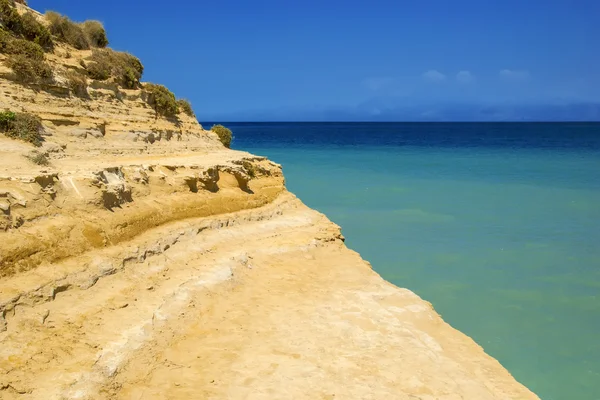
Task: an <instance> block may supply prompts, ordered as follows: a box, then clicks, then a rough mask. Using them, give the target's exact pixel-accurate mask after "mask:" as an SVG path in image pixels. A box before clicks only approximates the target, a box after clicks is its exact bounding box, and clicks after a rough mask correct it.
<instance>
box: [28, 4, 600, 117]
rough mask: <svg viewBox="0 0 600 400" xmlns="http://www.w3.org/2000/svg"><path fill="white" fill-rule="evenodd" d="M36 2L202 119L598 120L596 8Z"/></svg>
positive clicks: (599, 56) (599, 33)
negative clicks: (107, 46)
mask: <svg viewBox="0 0 600 400" xmlns="http://www.w3.org/2000/svg"><path fill="white" fill-rule="evenodd" d="M29 3H30V6H32V7H33V8H35V9H37V10H39V11H44V10H46V9H53V10H55V11H58V12H61V13H64V14H67V15H69V16H70V17H71V18H72V19H74V20H84V19H98V20H100V21H102V22H103V23H104V24H105V26H106V28H107V31H108V34H109V39H110V41H111V46H112V47H113V48H115V49H118V50H126V51H129V52H131V53H133V54H135V55H137V56H138V57H140V59H141V60H142V62H143V63H144V65H145V67H146V71H145V74H144V80H146V81H152V82H158V83H162V84H165V85H166V86H168V87H169V88H170V89H171V90H172V91H173V92H174V93H175V94H176V95H177V96H178V97H184V98H188V99H189V100H191V102H192V104H193V106H194V109H195V111H196V114H197V115H198V117H199V119H200V120H201V121H203V120H204V121H208V120H211V121H214V120H279V119H288V120H307V119H308V120H311V119H312V120H327V119H333V120H340V119H348V120H354V119H356V120H370V119H388V120H396V119H399V120H405V119H408V120H439V119H441V120H443V119H463V120H465V119H466V120H469V119H500V120H502V119H517V120H518V119H536V118H537V119H544V118H550V119H580V118H583V119H600V106H598V104H600V51H598V50H599V48H600V47H599V46H598V41H599V38H600V23H598V21H599V18H600V1H597V0H570V1H569V0H564V1H563V0H545V1H541V0H519V1H517V0H503V1H495V0H487V1H484V0H478V1H475V0H462V1H460V0H456V1H450V0H414V1H400V0H396V1H380V0H370V1H356V0H346V1H327V0H321V1H313V0H305V1H301V2H292V1H281V0H255V1H231V0H219V1H214V0H213V1H177V2H165V1H158V0H147V1H144V2H127V1H123V0H119V1H117V0H103V1H102V2H94V1H73V0H30V1H29ZM536 115H537V117H536ZM553 115H554V116H558V117H554V118H553V117H552V116H553ZM544 116H545V117H544Z"/></svg>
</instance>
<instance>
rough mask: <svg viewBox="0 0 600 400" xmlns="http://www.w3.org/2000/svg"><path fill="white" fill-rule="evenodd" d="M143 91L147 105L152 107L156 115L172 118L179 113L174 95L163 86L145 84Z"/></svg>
mask: <svg viewBox="0 0 600 400" xmlns="http://www.w3.org/2000/svg"><path fill="white" fill-rule="evenodd" d="M144 90H145V91H146V92H147V93H148V104H150V105H151V106H152V107H154V111H156V114H158V115H162V116H164V117H174V116H175V115H176V114H177V113H178V112H179V107H177V101H176V100H175V95H174V94H173V93H172V92H171V91H170V90H169V89H167V88H166V87H164V86H163V85H156V84H154V83H147V84H146V85H145V86H144Z"/></svg>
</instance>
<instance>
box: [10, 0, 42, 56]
mask: <svg viewBox="0 0 600 400" xmlns="http://www.w3.org/2000/svg"><path fill="white" fill-rule="evenodd" d="M0 22H2V25H3V26H4V28H5V29H7V30H9V31H10V32H12V33H13V34H14V35H16V36H20V37H23V38H25V39H27V40H31V41H33V42H35V43H37V44H39V45H41V46H42V47H43V48H45V49H46V50H50V49H52V47H53V43H52V36H51V35H50V31H48V29H47V28H46V27H45V26H44V25H43V24H41V23H40V22H39V21H38V20H37V18H36V17H35V15H33V14H32V13H30V12H27V13H25V14H23V15H20V14H19V13H18V11H17V9H16V8H15V3H14V1H12V0H0Z"/></svg>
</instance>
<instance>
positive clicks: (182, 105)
mask: <svg viewBox="0 0 600 400" xmlns="http://www.w3.org/2000/svg"><path fill="white" fill-rule="evenodd" d="M177 107H179V111H183V112H184V113H186V114H187V115H189V116H190V117H193V118H196V114H194V110H193V109H192V105H191V104H190V102H189V101H187V100H186V99H179V100H177Z"/></svg>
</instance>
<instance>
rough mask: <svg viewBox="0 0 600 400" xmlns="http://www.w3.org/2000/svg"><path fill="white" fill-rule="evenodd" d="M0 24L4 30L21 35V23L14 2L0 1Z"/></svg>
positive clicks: (12, 0) (9, 0)
mask: <svg viewBox="0 0 600 400" xmlns="http://www.w3.org/2000/svg"><path fill="white" fill-rule="evenodd" d="M0 22H2V26H3V27H4V28H5V29H7V30H9V31H11V32H12V33H14V34H16V35H20V34H21V30H22V27H23V23H22V20H21V15H20V14H19V12H18V11H17V9H16V8H15V2H14V0H0Z"/></svg>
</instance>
